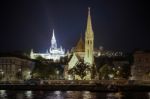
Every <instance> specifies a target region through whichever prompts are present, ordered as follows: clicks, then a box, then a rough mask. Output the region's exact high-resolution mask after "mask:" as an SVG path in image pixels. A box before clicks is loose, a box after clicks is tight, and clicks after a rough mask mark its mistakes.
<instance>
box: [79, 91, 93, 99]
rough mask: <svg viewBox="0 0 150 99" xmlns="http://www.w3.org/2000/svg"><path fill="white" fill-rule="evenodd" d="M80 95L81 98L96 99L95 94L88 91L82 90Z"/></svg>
mask: <svg viewBox="0 0 150 99" xmlns="http://www.w3.org/2000/svg"><path fill="white" fill-rule="evenodd" d="M82 96H83V99H96V94H95V93H92V92H90V91H83V93H82Z"/></svg>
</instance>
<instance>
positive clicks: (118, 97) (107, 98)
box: [0, 90, 150, 99]
mask: <svg viewBox="0 0 150 99" xmlns="http://www.w3.org/2000/svg"><path fill="white" fill-rule="evenodd" d="M122 98H124V99H131V98H132V99H150V93H148V92H147V93H142V92H128V93H127V92H124V93H122V92H117V93H106V92H90V91H9V90H0V99H122Z"/></svg>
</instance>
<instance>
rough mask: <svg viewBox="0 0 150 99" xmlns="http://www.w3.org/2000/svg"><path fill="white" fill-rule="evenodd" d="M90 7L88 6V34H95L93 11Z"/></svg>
mask: <svg viewBox="0 0 150 99" xmlns="http://www.w3.org/2000/svg"><path fill="white" fill-rule="evenodd" d="M90 9H91V8H90V7H88V19H87V27H86V35H89V36H93V29H92V22H91V11H90Z"/></svg>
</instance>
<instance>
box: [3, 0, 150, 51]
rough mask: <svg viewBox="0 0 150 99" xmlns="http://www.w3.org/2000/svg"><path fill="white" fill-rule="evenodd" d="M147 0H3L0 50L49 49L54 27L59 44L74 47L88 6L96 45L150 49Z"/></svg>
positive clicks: (69, 47) (82, 26) (82, 28)
mask: <svg viewBox="0 0 150 99" xmlns="http://www.w3.org/2000/svg"><path fill="white" fill-rule="evenodd" d="M146 1H148V0H145V1H144V0H139V1H138V0H18V1H17V0H4V1H3V2H1V3H0V6H1V10H0V24H1V28H0V52H9V51H15V50H17V51H18V50H20V51H30V49H31V48H33V49H34V51H36V52H46V50H47V49H49V47H50V41H51V35H52V29H53V28H54V29H55V35H56V39H57V43H58V46H60V45H62V46H63V47H64V48H65V49H71V48H72V47H73V46H75V45H76V43H77V41H78V40H79V38H80V35H81V34H82V35H84V34H85V28H86V21H87V13H88V7H91V17H92V24H93V30H94V36H95V47H96V48H98V47H99V46H103V47H104V48H105V49H108V50H119V51H120V50H122V51H128V52H130V51H132V50H133V49H135V48H141V49H150V44H149V43H150V34H149V33H150V15H149V14H150V10H149V7H150V6H149V5H150V4H149V3H148V2H146Z"/></svg>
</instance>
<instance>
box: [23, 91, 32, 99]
mask: <svg viewBox="0 0 150 99" xmlns="http://www.w3.org/2000/svg"><path fill="white" fill-rule="evenodd" d="M25 96H26V99H32V98H33V94H32V91H26V92H25Z"/></svg>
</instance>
